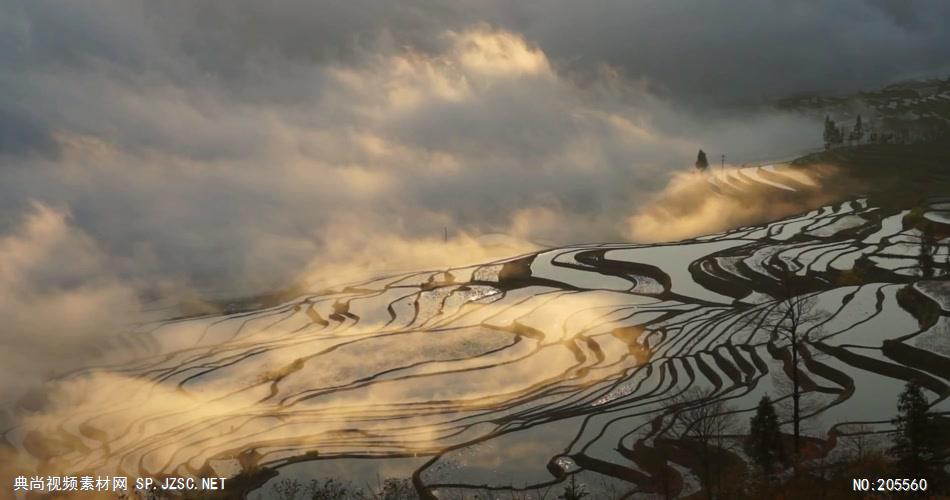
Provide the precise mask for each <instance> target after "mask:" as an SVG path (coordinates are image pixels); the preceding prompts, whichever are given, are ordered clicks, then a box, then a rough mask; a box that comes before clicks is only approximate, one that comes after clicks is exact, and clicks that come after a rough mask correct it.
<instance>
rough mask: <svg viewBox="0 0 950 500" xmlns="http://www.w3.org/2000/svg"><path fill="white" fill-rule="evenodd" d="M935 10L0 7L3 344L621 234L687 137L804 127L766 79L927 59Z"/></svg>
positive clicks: (792, 88)
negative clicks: (166, 300) (275, 290)
mask: <svg viewBox="0 0 950 500" xmlns="http://www.w3.org/2000/svg"><path fill="white" fill-rule="evenodd" d="M947 18H950V3H948V2H945V1H943V0H933V1H925V0H907V1H901V2H896V1H895V2H891V1H886V0H860V1H859V0H850V1H840V2H821V1H800V2H784V1H777V0H776V1H741V0H728V1H718V2H708V1H705V0H703V1H700V0H686V1H675V2H673V1H629V0H625V1H614V0H604V1H598V2H574V1H567V0H524V1H519V2H507V1H505V2H503V1H495V0H479V1H476V0H460V1H456V2H429V1H422V0H406V1H400V2H382V1H370V0H347V1H303V0H300V1H280V2H259V1H244V0H228V1H201V2H192V1H180V2H179V1H173V2H145V1H135V0H127V1H122V2H113V1H81V2H47V1H25V0H23V1H18V0H0V95H2V96H3V98H2V99H0V304H2V305H0V317H3V318H4V319H9V320H10V321H5V324H7V325H13V326H10V327H9V328H7V330H5V331H4V332H3V334H2V336H0V340H2V341H3V343H4V344H11V343H12V342H14V341H13V340H12V339H14V338H21V337H23V332H31V335H32V336H34V337H35V338H36V339H37V340H36V342H44V341H45V339H48V338H50V337H53V338H56V339H59V338H61V337H62V336H63V335H67V334H68V335H69V336H71V338H74V339H76V342H81V341H83V340H84V339H86V338H87V337H86V336H87V335H95V333H94V332H100V331H103V330H104V329H109V328H112V327H113V326H114V325H115V324H117V322H121V320H122V319H123V318H124V316H123V315H122V314H121V313H120V311H126V310H134V309H136V307H138V303H139V302H138V301H139V300H140V297H141V295H142V292H143V291H145V290H155V289H163V290H178V291H180V290H189V289H194V290H209V289H213V290H218V291H224V292H225V293H230V292H233V293H235V294H238V293H250V292H254V291H260V290H263V289H268V288H271V287H274V286H278V285H279V284H283V283H287V282H289V281H291V280H294V279H299V278H300V276H301V275H304V274H306V275H312V276H316V277H317V278H327V277H333V276H339V275H344V274H346V273H348V272H349V270H350V269H352V268H356V269H366V268H367V266H369V267H374V268H382V269H386V268H387V266H391V267H392V268H401V267H407V266H419V267H433V266H438V265H445V264H446V263H449V262H452V259H451V258H455V259H458V258H466V257H467V258H469V259H470V260H471V259H474V260H478V259H483V258H488V257H489V256H492V252H491V251H489V250H486V249H485V248H484V244H483V243H480V242H483V241H484V235H486V234H494V233H503V234H507V235H510V236H512V237H513V238H514V240H513V241H515V243H511V244H510V245H509V247H508V250H507V251H515V250H522V249H527V248H530V246H531V244H532V243H535V244H536V243H541V244H556V243H569V242H581V241H617V240H625V239H632V238H635V237H636V231H631V228H630V227H629V225H628V224H627V220H628V217H629V216H631V214H635V213H636V212H637V211H638V210H639V209H641V208H642V206H643V204H644V203H645V202H646V201H647V200H649V199H650V197H651V195H652V194H653V193H656V192H657V191H658V190H660V189H662V188H663V187H664V186H665V185H666V184H667V182H668V181H669V178H670V175H671V173H672V172H675V171H678V170H682V169H684V168H688V166H689V165H690V164H691V163H692V160H693V158H694V157H695V154H696V150H697V149H698V148H700V147H703V148H705V149H706V150H707V151H709V152H710V153H711V154H713V155H716V156H717V157H718V154H719V153H721V152H723V153H727V154H729V157H730V158H731V159H735V160H737V161H743V160H751V159H757V158H768V157H769V156H770V155H775V156H781V155H786V154H789V153H794V152H796V151H803V150H805V149H808V148H810V147H813V146H815V145H816V144H817V142H818V137H817V130H816V128H815V126H814V124H812V123H811V122H809V121H808V120H807V119H805V118H802V117H797V116H790V115H782V114H777V113H774V112H772V111H770V110H768V108H767V107H766V106H763V104H767V103H768V102H769V101H770V100H773V99H775V98H779V97H782V96H787V95H789V94H793V93H796V92H802V91H822V92H848V91H853V90H855V89H860V88H874V87H878V86H881V85H884V84H887V83H890V82H893V81H896V80H900V79H902V78H909V77H926V76H934V75H940V76H944V75H946V74H947V73H948V70H950V66H948V63H950V30H948V29H947V27H946V22H945V20H946V19H947ZM443 228H448V230H449V234H450V243H449V245H454V246H443V247H438V246H434V245H437V244H438V243H441V238H442V230H443ZM480 238H481V239H480ZM517 242H526V243H524V244H521V243H517ZM445 248H451V249H452V252H445V251H444V249H445ZM447 254H451V255H447ZM450 257H451V258H450ZM344 269H346V270H347V271H344ZM51 310H56V311H61V312H64V314H68V316H63V317H57V318H54V319H50V314H48V311H51ZM63 318H67V319H68V320H69V324H70V325H72V326H71V327H70V328H68V330H69V332H68V333H64V328H63V324H64V323H63V322H62V320H63ZM54 320H55V321H54ZM63 345H64V346H71V345H73V344H70V343H64V344H63Z"/></svg>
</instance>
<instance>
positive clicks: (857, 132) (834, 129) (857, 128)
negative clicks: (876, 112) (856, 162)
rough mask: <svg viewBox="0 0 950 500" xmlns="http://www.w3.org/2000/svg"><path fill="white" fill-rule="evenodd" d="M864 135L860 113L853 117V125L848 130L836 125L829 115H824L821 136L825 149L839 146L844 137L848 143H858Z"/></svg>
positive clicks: (842, 142)
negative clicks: (823, 126) (823, 127)
mask: <svg viewBox="0 0 950 500" xmlns="http://www.w3.org/2000/svg"><path fill="white" fill-rule="evenodd" d="M864 135H865V130H864V123H862V121H861V115H858V117H857V118H856V119H855V121H854V127H852V128H851V130H850V131H848V130H846V129H845V128H844V127H843V126H838V125H837V124H836V123H835V121H834V120H832V119H831V117H830V116H827V115H826V116H825V130H824V132H823V133H822V138H823V139H824V141H825V149H831V148H833V147H835V146H840V145H841V144H844V141H845V139H847V141H848V144H854V143H860V142H861V141H862V140H863V139H864ZM875 137H876V135H875Z"/></svg>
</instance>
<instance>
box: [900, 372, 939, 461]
mask: <svg viewBox="0 0 950 500" xmlns="http://www.w3.org/2000/svg"><path fill="white" fill-rule="evenodd" d="M929 409H930V406H929V404H928V403H927V398H926V396H924V394H923V391H921V389H920V386H919V385H917V384H916V383H914V382H908V383H907V385H906V386H905V387H904V392H902V393H901V395H900V398H899V399H898V403H897V418H895V419H894V420H893V421H892V423H893V424H894V426H895V427H896V429H895V431H894V446H893V447H892V448H891V453H893V455H894V458H895V459H896V460H897V466H898V468H899V469H900V470H901V472H904V473H907V474H911V476H909V477H928V478H931V479H933V472H934V471H935V465H936V462H937V459H938V458H939V449H938V446H939V443H940V442H941V441H942V440H941V439H940V435H939V434H940V430H941V429H940V426H939V425H937V423H936V421H935V419H934V417H933V415H930V414H929V412H928V410H929Z"/></svg>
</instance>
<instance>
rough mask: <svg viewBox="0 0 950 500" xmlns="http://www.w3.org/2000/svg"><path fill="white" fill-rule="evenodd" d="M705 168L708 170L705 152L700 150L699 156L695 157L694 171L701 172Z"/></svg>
mask: <svg viewBox="0 0 950 500" xmlns="http://www.w3.org/2000/svg"><path fill="white" fill-rule="evenodd" d="M707 168H709V160H707V159H706V152H705V151H703V150H702V149H700V150H699V154H698V155H696V169H697V170H699V171H700V172H703V171H705V170H706V169H707Z"/></svg>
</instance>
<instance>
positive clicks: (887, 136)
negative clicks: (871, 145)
mask: <svg viewBox="0 0 950 500" xmlns="http://www.w3.org/2000/svg"><path fill="white" fill-rule="evenodd" d="M776 106H777V107H778V108H780V109H783V110H788V111H797V112H800V113H804V114H807V115H812V116H815V117H818V118H820V117H828V118H830V119H831V120H833V121H835V122H838V123H842V124H844V123H848V124H850V123H853V122H854V121H855V120H856V117H857V116H858V115H862V116H863V117H864V125H865V127H866V128H867V130H869V131H872V132H874V135H873V136H874V137H877V138H884V140H883V141H871V137H872V135H871V134H870V133H869V134H867V140H868V141H871V142H896V143H905V144H907V143H929V142H938V141H942V140H947V139H948V138H950V77H948V78H935V79H929V80H909V81H904V82H900V83H895V84H892V85H888V86H886V87H884V88H881V89H879V90H872V91H862V92H857V93H855V94H852V95H846V96H826V95H820V94H817V93H807V94H798V95H795V96H792V97H788V98H785V99H782V100H780V101H778V102H777V103H776Z"/></svg>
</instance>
